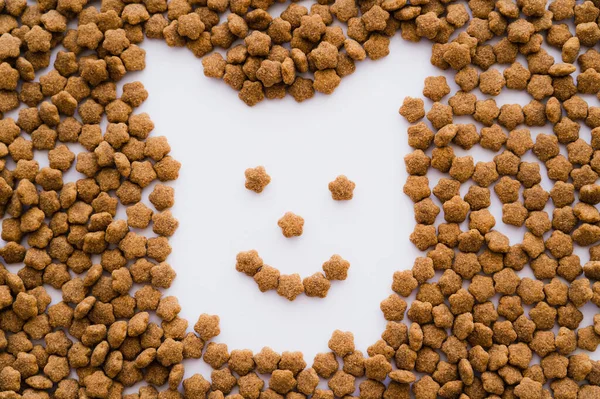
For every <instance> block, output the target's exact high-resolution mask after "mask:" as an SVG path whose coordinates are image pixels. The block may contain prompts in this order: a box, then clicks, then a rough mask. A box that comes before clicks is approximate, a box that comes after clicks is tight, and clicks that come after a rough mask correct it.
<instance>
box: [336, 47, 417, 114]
mask: <svg viewBox="0 0 600 399" xmlns="http://www.w3.org/2000/svg"><path fill="white" fill-rule="evenodd" d="M346 51H348V48H346ZM423 105H424V103H423V100H422V99H420V98H413V97H406V98H405V99H404V102H403V103H402V107H400V111H399V112H400V115H402V116H403V117H405V118H406V120H407V121H408V122H409V123H414V122H417V121H418V120H420V119H422V118H423V117H424V116H425V109H424V107H423Z"/></svg>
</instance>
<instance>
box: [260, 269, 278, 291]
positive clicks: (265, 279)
mask: <svg viewBox="0 0 600 399" xmlns="http://www.w3.org/2000/svg"><path fill="white" fill-rule="evenodd" d="M279 276H280V273H279V270H277V269H275V268H274V267H271V266H269V265H263V266H262V267H261V268H260V270H259V271H258V272H257V273H256V274H255V275H254V281H256V284H257V285H258V289H259V290H260V291H261V292H265V291H269V290H276V289H277V287H278V286H279Z"/></svg>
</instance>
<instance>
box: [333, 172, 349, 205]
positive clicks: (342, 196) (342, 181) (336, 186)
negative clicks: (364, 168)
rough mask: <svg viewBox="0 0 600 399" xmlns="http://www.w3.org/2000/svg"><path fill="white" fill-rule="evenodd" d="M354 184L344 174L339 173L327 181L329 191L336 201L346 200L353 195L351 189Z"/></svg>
mask: <svg viewBox="0 0 600 399" xmlns="http://www.w3.org/2000/svg"><path fill="white" fill-rule="evenodd" d="M355 187H356V184H355V183H354V182H353V181H351V180H349V179H348V178H347V177H346V176H344V175H340V176H338V177H336V179H335V180H334V181H332V182H330V183H329V191H331V197H332V198H333V199H334V200H336V201H348V200H351V199H352V197H353V191H354V188H355Z"/></svg>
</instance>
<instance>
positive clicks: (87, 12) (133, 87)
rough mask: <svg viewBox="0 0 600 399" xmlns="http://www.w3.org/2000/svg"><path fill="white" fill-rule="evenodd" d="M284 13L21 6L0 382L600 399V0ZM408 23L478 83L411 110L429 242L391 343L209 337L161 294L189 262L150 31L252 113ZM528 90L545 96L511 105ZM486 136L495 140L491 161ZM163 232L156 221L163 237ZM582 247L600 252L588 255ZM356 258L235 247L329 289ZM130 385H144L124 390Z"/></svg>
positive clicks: (3, 8)
mask: <svg viewBox="0 0 600 399" xmlns="http://www.w3.org/2000/svg"><path fill="white" fill-rule="evenodd" d="M270 6H271V2H260V1H255V2H250V1H240V0H231V1H229V2H228V1H221V0H208V1H207V2H189V1H183V0H170V1H168V2H167V1H145V2H138V3H136V2H119V1H112V0H105V1H103V2H102V4H101V5H100V7H99V8H97V5H87V4H83V3H77V2H71V1H59V2H39V3H37V4H28V3H27V2H25V1H16V0H6V1H0V158H1V159H0V206H1V207H2V211H3V215H5V216H4V218H3V220H2V228H1V233H2V239H3V241H4V242H5V244H3V246H2V248H0V256H1V257H2V258H3V260H4V263H5V264H8V265H9V266H7V267H3V266H2V267H0V269H1V270H0V352H1V353H0V364H1V367H0V392H1V394H0V396H2V397H5V398H21V397H23V398H32V397H42V398H43V397H56V398H75V397H90V398H97V399H107V398H113V397H121V396H122V397H126V398H128V399H135V398H148V399H150V398H152V399H154V398H163V399H164V398H180V397H181V396H182V395H183V397H185V398H196V397H200V398H202V397H206V396H208V397H209V398H210V399H225V398H228V399H281V398H283V396H285V398H286V399H302V398H305V397H309V396H310V397H314V398H315V399H332V398H334V397H342V398H348V397H352V395H357V396H359V397H361V398H363V399H380V398H385V399H389V398H400V399H404V398H409V397H411V395H413V396H414V397H415V398H416V399H430V398H431V399H433V398H437V397H442V398H461V399H466V398H470V399H473V398H488V397H489V398H495V399H496V398H512V397H515V398H519V399H538V398H549V397H555V398H560V399H591V398H598V397H600V371H599V370H600V365H599V363H598V361H596V360H593V357H590V356H589V354H587V353H586V352H584V351H588V352H595V351H596V350H597V347H598V345H599V344H600V320H599V318H598V317H594V318H593V320H589V319H586V318H584V310H585V311H586V312H587V309H586V308H587V307H589V306H600V299H599V298H600V296H599V294H600V286H599V285H598V284H599V283H598V280H599V279H600V250H599V244H598V243H599V242H600V227H598V223H600V215H599V214H598V211H597V209H596V207H597V205H598V204H599V203H600V188H599V186H598V184H597V179H598V174H599V173H600V163H599V159H600V158H599V157H600V155H598V154H597V152H598V151H599V150H600V132H599V131H598V128H599V127H600V111H599V110H598V107H596V106H595V105H594V103H593V101H592V100H593V99H592V98H591V96H592V95H597V94H598V92H599V91H600V78H599V72H598V70H600V64H599V56H598V52H597V51H596V50H595V48H594V47H595V46H596V44H597V43H598V42H599V41H600V30H599V29H598V25H597V19H598V18H597V17H598V14H599V13H600V11H599V9H598V7H597V4H596V3H594V2H591V1H584V2H580V3H576V2H573V1H568V0H555V1H553V2H551V3H550V4H546V2H539V1H527V0H524V1H518V2H516V3H513V2H510V1H504V0H500V1H496V2H491V3H490V2H481V1H470V2H468V3H467V4H462V3H453V2H451V3H447V2H439V1H433V0H430V1H426V0H423V1H413V2H410V3H407V2H405V1H394V0H385V1H382V2H360V3H356V2H355V1H349V0H335V1H333V2H329V3H328V2H320V3H318V4H313V5H312V6H311V7H310V8H307V7H305V6H303V5H301V4H298V3H290V4H289V5H287V8H286V9H285V10H284V11H283V12H282V13H281V14H280V15H279V16H275V17H273V16H271V15H270V14H269V12H268V9H269V7H270ZM225 13H227V14H228V16H227V18H221V17H222V16H223V14H225ZM337 22H342V23H343V25H344V27H345V29H342V28H341V27H340V26H338V24H337ZM396 33H398V34H400V35H401V36H402V37H403V38H404V39H406V40H410V41H414V42H417V41H420V40H421V39H422V38H425V39H429V40H431V41H433V42H434V44H433V45H432V46H431V49H432V51H431V58H430V61H431V63H432V64H433V65H434V66H436V67H438V68H440V69H443V70H451V71H453V72H452V73H453V74H454V82H455V83H456V85H457V86H458V87H459V88H460V90H459V91H457V92H454V93H453V92H452V88H451V86H450V85H449V84H448V82H447V77H444V76H434V77H428V78H427V79H426V80H425V85H424V90H423V93H422V94H423V96H424V97H426V98H427V99H428V100H427V102H426V101H424V100H423V99H421V98H411V97H408V98H406V99H405V100H404V102H403V104H402V107H401V108H400V115H402V116H403V117H405V118H406V120H407V121H408V122H409V123H410V124H411V126H409V127H408V129H407V136H408V143H409V145H410V146H411V147H413V148H414V151H413V152H412V153H411V154H407V155H406V157H405V159H404V160H405V165H406V170H407V172H408V174H409V177H408V179H407V182H406V184H405V186H404V192H405V193H406V194H407V196H408V197H409V198H410V199H411V200H412V201H413V202H414V217H415V222H416V223H415V228H414V231H413V233H412V234H411V236H410V240H411V242H412V243H413V244H414V245H415V246H416V247H417V248H418V249H419V250H421V251H424V254H423V256H421V257H419V258H418V259H416V260H415V262H414V263H413V265H412V269H410V270H408V268H406V267H404V268H403V269H404V270H402V271H397V272H395V273H394V276H393V281H392V285H391V289H392V291H393V292H394V293H386V294H385V295H383V297H384V298H385V299H384V300H383V301H382V302H381V304H380V309H381V311H382V313H383V316H384V319H385V320H386V322H387V323H386V327H385V330H384V331H383V333H382V334H381V339H380V340H378V341H377V342H375V343H374V344H373V345H371V346H369V347H368V348H367V350H366V354H363V352H361V351H359V350H357V349H356V348H355V345H354V337H353V335H352V333H350V332H342V331H339V330H336V331H335V332H334V333H333V335H332V337H331V339H330V340H329V342H328V347H329V349H330V350H331V352H327V353H321V354H319V355H317V356H316V357H315V361H314V363H313V365H312V367H308V368H307V363H306V362H305V360H304V358H303V355H302V354H301V353H299V352H283V353H282V354H278V353H276V352H274V351H273V350H271V349H269V348H264V349H263V350H262V351H261V352H259V353H257V354H253V353H252V352H251V351H249V350H237V349H232V350H231V351H230V349H229V348H228V347H227V345H226V344H225V343H222V342H211V340H212V339H213V338H215V337H216V336H218V335H219V333H220V327H219V318H218V316H215V315H208V314H202V315H201V316H200V317H199V319H198V321H197V323H196V324H195V325H194V326H193V330H194V331H193V332H192V331H188V329H189V328H190V326H189V325H188V321H187V320H185V319H183V318H181V317H180V316H179V314H180V312H181V306H180V305H179V303H178V301H177V299H176V298H175V297H173V296H163V293H162V289H167V288H169V287H170V286H171V285H172V284H173V281H174V279H175V277H176V272H175V268H174V267H171V265H170V264H169V263H167V262H166V261H167V258H168V256H169V254H170V252H171V247H170V245H169V239H168V238H169V237H170V236H172V235H173V234H174V233H175V232H176V229H177V227H178V221H177V220H176V218H175V217H174V216H173V213H172V212H171V210H170V209H171V208H172V207H173V205H174V191H173V189H172V188H170V187H169V186H168V185H167V184H168V183H167V182H168V181H171V180H175V179H176V178H177V177H178V175H179V169H180V166H181V165H180V164H179V162H177V161H176V160H175V159H174V158H173V157H172V156H171V155H170V151H171V148H170V146H169V144H168V142H167V139H166V138H165V137H162V136H157V135H155V134H152V132H153V130H154V124H153V123H152V121H151V119H150V117H149V116H148V115H147V114H144V113H139V112H138V107H140V106H141V105H142V104H143V103H144V101H145V100H146V99H147V98H148V95H149V94H148V92H147V91H146V89H145V88H144V86H143V84H142V83H141V82H131V83H126V84H122V85H121V84H119V85H117V83H119V82H120V81H121V80H123V78H125V77H126V76H127V75H128V74H130V73H132V72H135V71H140V70H143V69H144V68H145V51H144V50H143V48H142V47H141V43H142V42H143V40H144V37H145V36H147V37H149V38H157V39H158V38H161V39H164V40H165V41H166V43H167V44H168V45H169V46H174V47H187V48H188V49H189V50H190V51H192V53H193V54H194V55H196V56H197V57H199V58H203V60H202V64H203V67H204V73H205V75H206V76H208V77H213V78H216V79H223V80H224V81H225V82H226V83H227V84H228V85H230V86H231V87H232V88H234V89H235V90H237V91H239V98H240V99H242V100H243V101H244V102H245V103H246V104H248V105H250V106H252V105H255V104H258V103H259V102H261V101H262V100H263V99H265V98H267V99H280V98H283V97H285V95H286V93H289V94H290V95H291V96H292V97H293V98H294V99H295V100H296V101H298V102H302V101H305V100H307V99H310V98H312V97H314V95H315V91H316V92H320V93H325V94H331V93H333V92H334V91H335V90H336V88H337V87H338V86H339V84H340V82H341V79H342V78H343V77H345V76H348V75H349V74H352V73H353V72H354V70H355V68H356V65H355V63H356V61H360V60H363V59H365V58H366V57H369V58H371V59H372V60H376V59H379V58H382V57H385V56H386V55H387V54H388V53H389V51H390V49H389V45H390V38H391V37H393V36H394V35H395V34H396ZM59 45H60V47H61V50H60V51H56V54H54V52H55V50H57V49H56V47H58V46H59ZM549 47H554V48H557V49H559V50H560V58H561V59H560V60H557V59H555V56H558V54H559V53H558V52H555V51H553V52H550V51H549ZM215 49H222V50H226V52H225V54H220V52H213V50H215ZM51 60H52V62H53V63H52V65H51ZM300 75H302V76H300ZM449 76H450V75H449ZM128 80H129V79H128ZM475 89H479V90H478V91H475ZM507 90H517V91H519V92H521V93H522V94H525V93H526V94H525V95H529V96H531V101H530V102H529V103H527V104H525V103H523V104H524V105H521V104H505V103H502V102H503V100H501V99H502V98H505V97H504V96H502V93H506V91H507ZM429 100H431V103H430V101H429ZM22 104H23V105H22ZM426 104H427V108H428V109H426ZM430 104H431V105H430ZM455 117H456V118H455ZM458 117H460V118H458ZM475 122H477V123H478V125H476V124H475ZM549 124H550V125H551V126H547V125H549ZM480 125H483V127H480ZM550 129H551V130H550ZM540 130H544V133H540ZM22 132H24V133H25V134H22ZM69 143H78V144H79V145H80V148H82V150H81V151H79V152H78V153H74V152H73V149H72V148H70V147H69V146H68V144H69ZM477 144H480V145H481V147H483V148H484V149H485V150H486V151H490V154H493V155H494V156H493V157H489V158H487V160H486V161H481V160H476V159H474V158H473V157H472V156H471V155H470V154H469V151H470V150H471V149H472V148H474V147H475V146H476V145H477ZM458 149H460V151H456V152H455V150H458ZM561 149H562V151H561ZM40 151H47V154H46V153H45V152H44V153H40ZM43 154H46V155H43ZM40 155H43V156H47V158H48V162H47V163H43V165H47V166H41V163H39V160H38V158H39V156H40ZM531 157H536V158H538V160H539V162H531ZM541 163H543V166H541V165H540V164H541ZM430 168H433V169H435V170H436V172H435V174H429V171H430ZM72 169H75V171H76V172H77V173H79V174H80V176H79V179H76V180H72V178H71V176H72V174H71V173H69V172H70V171H71V170H72ZM251 171H252V172H251V173H248V174H249V176H247V178H248V183H247V186H249V187H248V188H249V189H251V190H253V191H257V192H260V191H262V190H263V189H264V187H265V186H266V185H267V184H268V180H269V179H268V176H267V175H266V172H264V170H260V169H258V170H257V169H254V170H251ZM440 174H441V176H442V177H441V178H436V180H433V178H434V175H440ZM430 179H431V181H430ZM463 184H464V185H466V186H468V187H464V189H465V190H463V187H461V186H462V185H463ZM548 184H550V186H548ZM152 187H153V188H152ZM330 189H331V192H332V197H333V198H334V199H336V200H348V199H350V198H352V192H353V189H354V183H352V182H350V181H349V180H347V179H344V178H343V177H341V176H340V177H339V178H338V179H336V180H335V181H334V182H332V184H331V186H330ZM144 190H146V191H150V190H152V192H150V193H146V194H149V195H148V200H149V203H145V201H142V198H145V197H144ZM432 194H433V196H432ZM493 195H495V196H497V197H498V199H499V200H500V203H502V215H501V220H502V223H504V224H505V225H509V226H516V227H520V228H522V229H523V230H524V231H525V232H524V234H523V238H522V239H519V240H518V241H517V242H513V243H511V242H510V240H509V239H508V236H506V235H505V234H503V233H501V230H503V229H501V228H499V226H498V227H496V226H497V224H499V223H500V220H497V219H496V217H494V216H493V215H492V213H491V212H490V211H489V209H488V208H489V207H490V206H491V204H492V196H493ZM123 214H124V215H126V219H122V218H121V217H120V216H117V215H123ZM280 226H281V228H282V232H283V233H284V235H285V236H286V237H291V236H297V235H300V234H302V226H303V220H302V219H301V218H300V217H298V216H296V215H293V214H287V215H286V216H284V217H283V218H282V220H281V221H280ZM150 227H151V228H152V230H153V232H154V233H155V234H156V235H157V236H156V237H146V236H145V235H144V234H142V229H146V228H150ZM507 228H509V229H510V227H507ZM578 247H589V259H588V258H587V257H586V258H585V259H581V258H580V257H579V255H577V254H578V253H580V252H579V251H576V249H577V248H578ZM576 253H577V254H576ZM348 268H349V263H348V262H347V261H345V260H343V259H342V258H341V257H339V256H337V255H334V256H333V257H332V258H331V259H330V260H329V261H327V262H325V264H324V265H323V273H321V272H317V273H315V274H313V275H311V276H308V277H306V278H304V279H302V278H301V277H300V276H299V275H298V274H291V275H282V274H280V272H279V271H278V270H277V269H275V268H273V267H271V266H268V265H266V264H264V263H263V261H262V259H261V258H260V257H259V256H258V253H257V252H256V251H248V252H244V253H241V254H239V255H238V257H237V259H236V269H237V270H238V271H240V272H241V273H244V274H247V275H248V276H252V277H253V278H254V280H255V281H256V283H257V284H258V286H259V289H260V290H261V291H268V290H274V291H276V292H277V293H278V294H279V295H281V296H283V297H285V298H287V299H288V300H290V301H291V300H294V299H295V298H297V297H298V296H299V295H300V294H301V293H302V292H304V293H305V294H306V295H307V296H312V297H319V298H322V297H325V296H326V295H327V293H328V290H329V289H330V285H331V281H333V280H344V279H346V277H347V272H348ZM9 270H10V271H9ZM13 270H14V272H13ZM522 271H523V272H522ZM525 272H531V273H532V275H531V274H529V273H525ZM46 285H49V286H51V287H53V288H54V289H55V290H58V292H59V296H60V299H61V300H60V301H56V300H54V301H53V299H54V298H53V297H54V295H53V296H52V297H51V296H50V294H49V292H48V291H47V290H46ZM413 293H414V294H415V298H414V299H412V300H407V299H405V298H408V297H410V296H411V295H412V294H413ZM590 323H591V324H590ZM191 358H193V359H202V360H203V361H205V362H206V363H207V364H209V365H210V366H212V367H214V368H215V370H213V372H212V373H211V376H210V377H211V378H210V381H209V380H208V379H205V378H204V377H203V376H201V375H200V374H194V375H192V376H187V378H186V373H185V369H184V365H183V361H184V359H191ZM394 366H395V367H394ZM257 373H258V374H270V376H267V380H266V381H263V380H262V377H259V375H258V374H257ZM388 377H389V378H388ZM321 378H323V379H327V380H328V381H327V383H326V384H320V382H321V381H320V379H321ZM356 378H359V379H360V380H359V381H360V382H357V381H356ZM181 385H182V386H183V392H180V386H181ZM236 385H237V387H238V388H239V391H233V390H234V388H235V387H236ZM133 386H138V387H139V389H138V392H137V393H130V394H124V391H125V389H126V388H130V387H133ZM236 389H237V388H236ZM232 392H236V393H232ZM237 392H239V393H237Z"/></svg>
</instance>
